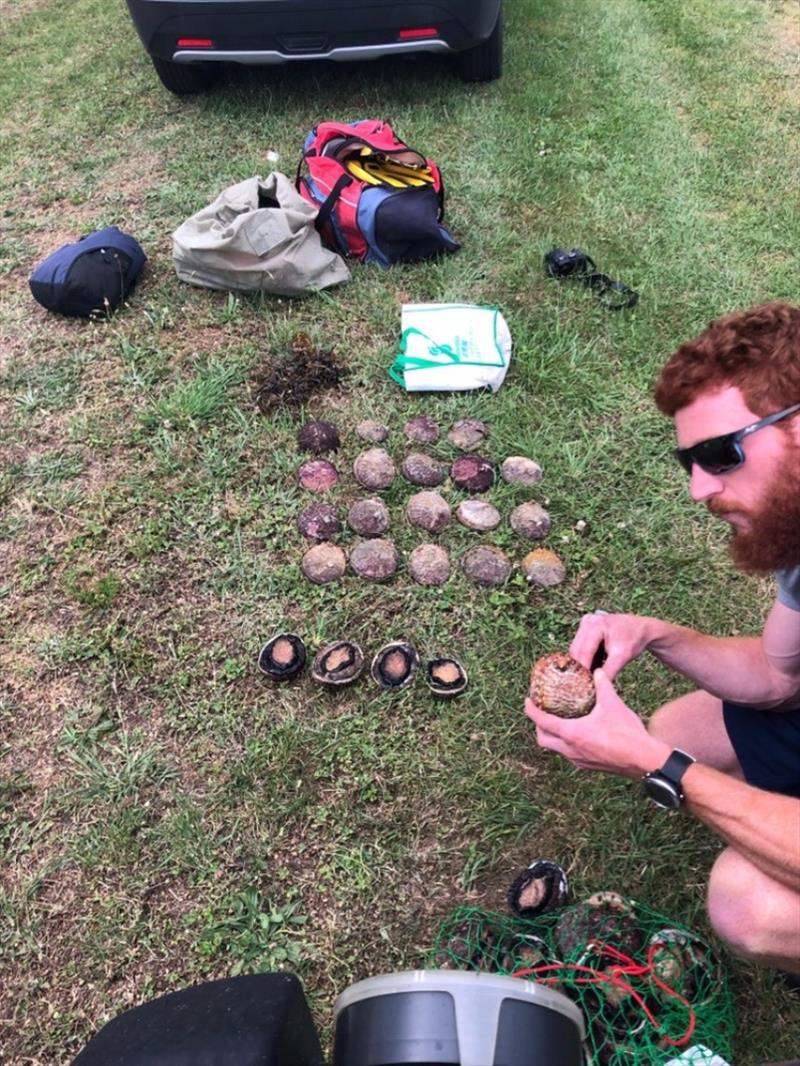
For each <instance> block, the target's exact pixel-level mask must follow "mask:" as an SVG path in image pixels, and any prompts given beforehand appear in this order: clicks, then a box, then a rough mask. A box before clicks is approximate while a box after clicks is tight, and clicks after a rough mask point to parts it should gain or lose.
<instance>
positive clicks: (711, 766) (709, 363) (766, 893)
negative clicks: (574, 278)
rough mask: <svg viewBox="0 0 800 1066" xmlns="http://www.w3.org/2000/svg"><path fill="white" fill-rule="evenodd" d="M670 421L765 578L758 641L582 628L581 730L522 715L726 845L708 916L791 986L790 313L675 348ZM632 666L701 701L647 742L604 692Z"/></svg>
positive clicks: (598, 625) (798, 487)
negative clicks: (654, 661) (645, 661)
mask: <svg viewBox="0 0 800 1066" xmlns="http://www.w3.org/2000/svg"><path fill="white" fill-rule="evenodd" d="M655 399H656V403H657V405H658V407H659V409H660V410H661V411H662V412H664V414H667V415H669V416H671V417H672V418H673V419H674V421H675V430H676V434H677V443H678V450H677V457H678V459H679V461H680V462H681V464H682V465H683V467H684V468H685V469H686V471H687V473H688V474H689V477H690V479H691V480H690V493H691V496H692V499H693V500H694V501H695V502H696V503H705V505H706V507H708V509H709V510H710V511H711V512H712V514H714V515H716V516H717V517H719V518H721V519H722V520H723V521H725V522H727V523H728V524H729V526H730V527H731V537H730V551H731V556H732V558H733V561H734V564H735V565H736V566H737V567H739V568H740V569H742V570H746V571H749V572H756V573H763V572H767V571H774V572H775V573H776V577H777V586H778V591H777V598H776V600H775V603H774V604H773V606H772V609H771V611H770V613H769V616H768V618H767V621H766V624H765V626H764V630H763V632H762V633H761V635H760V636H754V637H714V636H707V635H705V634H703V633H698V632H696V631H695V630H693V629H689V628H686V627H684V626H680V625H674V624H672V623H670V622H664V621H662V620H660V619H658V618H648V617H642V616H639V615H629V614H601V613H598V614H592V615H586V616H585V617H584V618H583V619H582V621H581V623H580V626H579V628H578V631H577V633H576V635H575V638H574V640H573V642H572V646H571V649H570V650H571V653H572V655H573V656H574V657H575V658H576V659H578V660H579V661H580V662H582V663H583V664H584V665H585V666H587V667H588V666H589V665H590V664H591V662H592V660H593V658H594V656H595V654H596V653H597V652H598V651H599V650H600V647H601V644H603V645H604V647H605V652H606V655H607V659H606V661H605V664H604V666H603V668H602V670H598V671H596V672H595V684H596V688H597V704H596V706H595V709H594V710H593V711H592V713H591V714H590V715H588V716H587V717H585V718H582V719H575V720H565V719H561V718H557V717H555V716H553V715H549V714H546V713H545V712H544V711H542V710H541V709H540V708H538V707H536V706H535V705H534V704H533V703H532V701H531V700H527V701H526V705H525V710H526V713H527V715H528V716H529V717H530V718H531V719H532V720H533V721H534V722H535V723H536V733H537V738H538V741H539V744H540V745H541V746H542V747H544V748H548V749H550V750H551V751H554V752H558V753H559V754H561V755H564V756H566V758H568V759H570V760H571V761H572V762H573V763H575V765H576V766H579V767H582V768H584V769H589V770H600V771H604V772H606V773H614V774H621V775H624V776H626V777H630V778H640V779H643V783H644V788H645V791H646V792H647V794H648V795H649V796H650V798H651V799H653V800H654V801H655V802H656V803H659V804H660V805H661V806H665V807H672V808H675V807H679V806H682V805H683V806H685V808H686V809H687V810H688V811H689V812H690V813H691V814H693V815H695V817H697V818H699V819H700V820H701V821H702V822H704V823H705V824H706V825H708V826H709V827H710V828H711V829H713V830H714V831H715V832H716V833H718V834H719V836H721V837H722V838H723V840H724V841H725V842H726V843H727V847H726V848H725V850H724V851H723V852H722V853H721V855H720V856H719V857H718V859H717V861H716V862H715V864H714V867H713V869H712V871H711V877H710V882H709V887H708V910H709V915H710V918H711V922H712V924H713V926H714V929H715V930H716V932H717V933H718V935H719V936H720V937H721V938H722V939H723V940H725V941H727V943H728V944H729V945H730V947H731V948H732V949H733V950H734V951H736V952H737V953H739V954H741V955H744V956H747V957H748V958H750V959H753V960H755V961H757V962H760V963H763V964H765V965H770V966H776V967H778V968H780V969H782V970H785V971H788V972H790V973H793V974H798V973H800V308H796V307H790V306H788V305H786V304H783V303H772V304H767V305H765V306H763V307H758V308H756V309H755V310H752V311H747V312H743V313H739V314H733V315H728V316H726V317H725V318H721V319H718V320H717V321H715V322H712V323H711V325H710V326H709V327H708V329H706V330H705V331H704V332H703V333H701V334H700V336H699V337H697V338H696V339H695V340H693V341H689V342H688V343H686V344H683V345H682V346H681V347H680V348H679V349H678V350H677V351H676V352H675V354H674V355H673V356H672V358H671V359H670V360H669V362H668V363H667V364H666V365H665V367H664V368H663V370H662V371H661V374H660V376H659V379H658V382H657V384H656V390H655ZM643 652H650V653H651V654H652V655H655V656H656V657H657V658H658V659H660V660H661V662H663V663H664V664H665V665H667V666H668V667H670V668H671V669H673V670H675V671H677V672H678V673H680V674H682V675H683V676H684V677H687V678H688V679H689V680H690V681H691V682H692V683H693V684H694V685H696V686H697V689H696V691H693V692H690V693H689V694H688V695H685V696H682V697H681V698H679V699H677V700H674V701H673V702H671V703H668V704H666V705H665V706H663V707H661V708H660V709H659V710H658V711H657V712H656V713H655V714H654V715H653V717H652V718H651V719H650V722H649V725H648V727H647V728H646V727H645V725H644V724H643V722H642V721H641V720H640V718H639V717H638V715H637V714H636V713H635V712H634V711H632V710H631V709H630V708H629V707H627V706H626V705H625V704H624V703H623V701H622V700H621V699H620V698H619V696H618V695H617V694H616V692H615V691H614V688H613V685H612V681H613V679H614V678H615V677H616V675H617V674H618V673H619V671H620V670H621V669H622V668H623V667H624V666H625V664H626V663H628V662H630V661H631V660H632V659H635V658H636V657H637V656H638V655H641V654H642V653H643Z"/></svg>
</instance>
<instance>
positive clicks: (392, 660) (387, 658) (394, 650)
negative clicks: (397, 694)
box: [371, 640, 419, 691]
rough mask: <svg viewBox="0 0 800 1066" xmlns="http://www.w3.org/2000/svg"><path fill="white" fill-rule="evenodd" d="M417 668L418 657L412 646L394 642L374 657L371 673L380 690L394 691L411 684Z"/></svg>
mask: <svg viewBox="0 0 800 1066" xmlns="http://www.w3.org/2000/svg"><path fill="white" fill-rule="evenodd" d="M418 666H419V655H418V654H417V649H416V648H415V647H414V645H413V644H409V643H408V642H407V641H403V640H394V641H392V642H391V643H389V644H385V645H384V646H383V647H382V648H381V650H380V651H379V652H378V653H377V654H376V655H375V658H374V659H373V660H372V669H371V673H372V677H373V679H374V680H375V681H377V683H378V684H379V685H380V687H381V688H383V689H391V690H393V691H395V690H397V689H401V688H405V687H406V685H408V684H410V683H411V680H412V679H413V677H414V674H415V673H416V671H417V667H418Z"/></svg>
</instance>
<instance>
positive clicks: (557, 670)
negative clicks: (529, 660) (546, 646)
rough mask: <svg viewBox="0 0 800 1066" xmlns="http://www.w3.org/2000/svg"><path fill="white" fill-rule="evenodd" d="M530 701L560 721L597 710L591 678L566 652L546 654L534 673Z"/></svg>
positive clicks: (539, 661) (580, 716)
mask: <svg viewBox="0 0 800 1066" xmlns="http://www.w3.org/2000/svg"><path fill="white" fill-rule="evenodd" d="M531 699H532V700H533V702H534V703H535V704H537V706H539V707H541V708H542V710H543V711H547V712H548V713H549V714H555V715H558V717H559V718H582V717H583V716H584V715H585V714H589V712H590V711H591V709H592V708H593V707H594V702H595V691H594V681H593V680H592V675H591V674H590V673H589V671H588V670H587V669H586V667H585V666H582V665H581V664H580V663H579V662H578V661H577V659H573V658H572V656H571V655H567V653H566V652H560V651H555V652H551V653H550V654H549V655H543V656H542V658H541V659H539V660H538V661H537V662H536V664H535V665H534V667H533V670H532V671H531Z"/></svg>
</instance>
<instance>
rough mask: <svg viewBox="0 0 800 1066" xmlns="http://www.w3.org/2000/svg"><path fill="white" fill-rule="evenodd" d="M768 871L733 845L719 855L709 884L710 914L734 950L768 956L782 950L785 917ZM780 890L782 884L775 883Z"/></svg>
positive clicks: (719, 933) (718, 930)
mask: <svg viewBox="0 0 800 1066" xmlns="http://www.w3.org/2000/svg"><path fill="white" fill-rule="evenodd" d="M771 883H772V882H769V881H768V879H766V877H765V875H764V874H762V873H761V872H760V871H759V870H758V869H757V868H756V867H755V866H753V865H752V863H750V862H749V861H748V860H747V859H745V858H744V856H742V855H740V854H739V852H737V851H735V850H734V849H733V848H727V849H726V850H725V851H723V852H722V854H721V855H720V856H719V858H718V859H717V861H716V862H715V863H714V866H713V868H712V870H711V877H710V879H709V884H708V915H709V918H710V920H711V925H712V926H713V928H714V932H715V933H716V934H717V936H718V937H720V939H721V940H724V941H725V942H726V943H727V944H728V945H729V947H730V948H731V950H732V951H734V952H735V953H736V954H738V955H745V956H748V957H750V958H754V959H765V958H768V957H770V956H772V955H775V954H776V952H777V951H779V950H780V946H779V944H778V943H777V941H778V939H779V936H780V928H781V924H782V922H781V918H782V917H785V916H782V915H779V914H777V913H776V908H775V899H774V895H773V894H772V893H771V892H770V891H769V890H768V888H767V886H768V885H769V884H771ZM775 888H776V891H778V892H780V891H781V889H780V886H778V885H775Z"/></svg>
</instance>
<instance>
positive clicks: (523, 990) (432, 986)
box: [333, 970, 585, 1066]
mask: <svg viewBox="0 0 800 1066" xmlns="http://www.w3.org/2000/svg"><path fill="white" fill-rule="evenodd" d="M409 992H446V993H448V994H449V995H451V996H452V997H453V1002H454V1005H455V1012H456V1019H457V1025H458V1033H459V1043H460V1044H461V1046H462V1047H463V1048H464V1049H465V1056H464V1057H462V1066H470V1064H472V1063H476V1064H480V1063H481V1062H483V1063H485V1062H488V1061H492V1059H491V1051H492V1049H493V1048H494V1041H495V1036H496V1032H497V1022H498V1017H499V1014H500V1008H501V1006H502V1004H503V1001H504V1000H507V999H515V1000H520V1001H522V1002H524V1003H530V1004H532V1005H535V1006H537V1007H543V1008H545V1009H549V1010H553V1011H556V1012H558V1013H559V1014H562V1015H564V1017H566V1018H567V1019H569V1021H571V1022H572V1023H573V1024H574V1025H575V1026H576V1028H577V1030H578V1032H579V1033H580V1039H581V1040H583V1039H584V1037H585V1027H584V1021H583V1015H582V1014H581V1011H580V1009H579V1008H578V1006H577V1005H576V1004H575V1003H573V1002H572V1000H570V999H568V998H567V996H565V995H564V994H563V993H562V992H556V991H555V989H552V988H547V987H546V986H545V985H540V984H537V983H536V982H535V981H526V980H523V979H521V978H519V977H506V976H504V975H501V974H491V973H475V972H471V971H456V972H454V971H452V970H405V971H403V972H401V973H388V974H381V975H379V976H378V977H368V978H367V979H366V980H364V981H358V982H357V983H356V984H354V985H350V987H349V988H346V989H345V990H344V992H342V993H341V995H340V996H339V997H338V998H337V1000H336V1002H335V1003H334V1005H333V1012H334V1019H338V1017H339V1015H340V1014H341V1013H342V1012H343V1011H345V1010H347V1008H348V1007H351V1006H352V1005H353V1004H355V1003H360V1002H362V1001H364V1000H368V999H375V998H378V997H380V996H391V995H396V994H398V993H409ZM466 1049H469V1051H468V1052H467V1050H466ZM487 1054H489V1058H488V1059H487V1058H486V1055H487Z"/></svg>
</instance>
